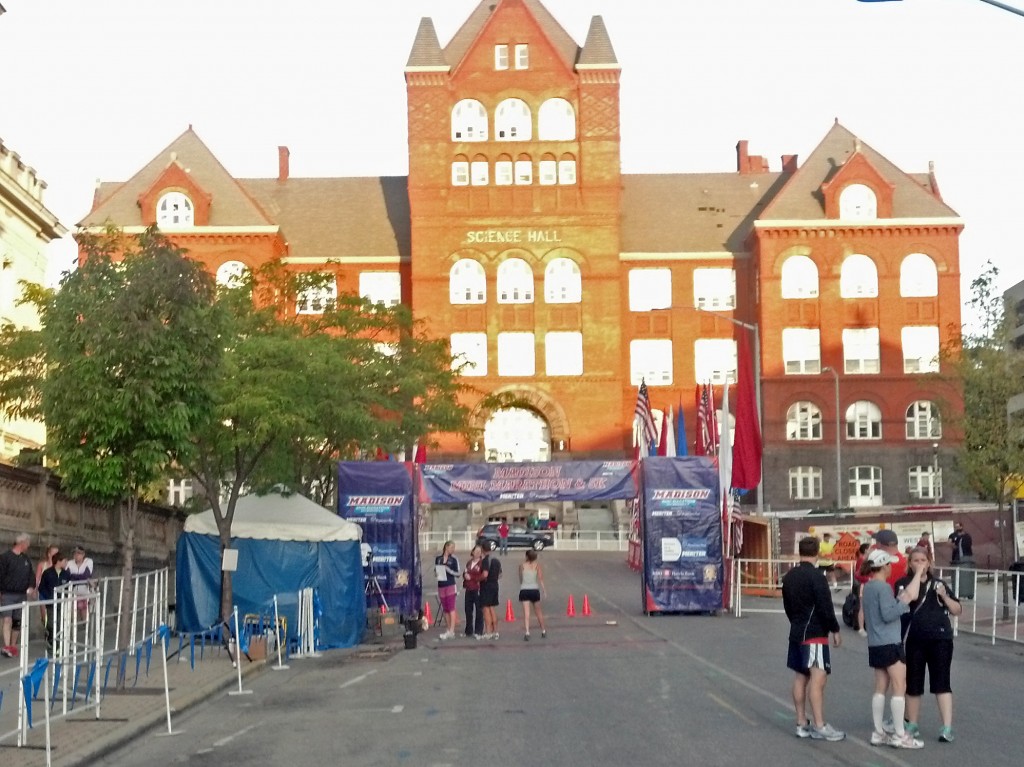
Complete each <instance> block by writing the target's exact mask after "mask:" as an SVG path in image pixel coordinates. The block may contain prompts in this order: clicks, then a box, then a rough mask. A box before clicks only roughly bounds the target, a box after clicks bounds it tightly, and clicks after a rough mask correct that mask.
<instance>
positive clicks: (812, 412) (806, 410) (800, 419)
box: [786, 402, 821, 440]
mask: <svg viewBox="0 0 1024 767" xmlns="http://www.w3.org/2000/svg"><path fill="white" fill-rule="evenodd" d="M786 439H787V440H817V439H821V410H819V409H818V407H817V405H815V404H814V403H813V402H796V403H794V404H793V405H791V406H790V408H789V410H788V411H787V413H786Z"/></svg>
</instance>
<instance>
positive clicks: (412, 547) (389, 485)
mask: <svg viewBox="0 0 1024 767" xmlns="http://www.w3.org/2000/svg"><path fill="white" fill-rule="evenodd" d="M630 499H636V500H637V503H638V512H639V522H640V524H639V526H640V537H641V548H642V552H643V567H642V579H643V609H644V612H646V613H653V612H708V611H713V610H718V609H720V608H721V607H722V594H723V584H724V576H725V573H724V571H723V551H722V513H721V509H722V505H721V501H720V494H719V489H718V466H717V463H716V461H715V460H714V459H712V458H708V457H703V456H700V457H679V458H675V457H651V458H644V459H642V460H640V461H560V462H553V463H464V464H413V463H397V462H392V461H375V462H348V461H346V462H341V463H339V464H338V513H339V514H340V515H341V516H342V517H344V518H345V519H348V520H350V521H352V522H356V523H358V524H359V525H361V526H362V528H363V541H364V542H365V543H368V544H369V545H370V546H371V548H372V549H373V552H374V557H373V562H372V573H373V575H374V576H376V577H377V579H378V582H379V583H380V585H381V587H382V588H383V591H384V595H385V597H386V599H387V602H388V604H389V605H391V606H392V607H393V609H397V610H399V611H400V612H402V613H403V614H404V615H415V614H417V613H418V612H419V610H420V609H421V607H422V605H423V579H422V566H421V558H420V551H419V544H418V536H417V530H418V521H417V520H418V516H419V505H420V504H421V503H447V504H470V503H478V502H483V503H494V502H503V501H517V502H534V501H603V500H630Z"/></svg>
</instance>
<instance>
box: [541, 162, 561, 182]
mask: <svg viewBox="0 0 1024 767" xmlns="http://www.w3.org/2000/svg"><path fill="white" fill-rule="evenodd" d="M557 174H558V165H557V163H555V161H554V160H541V161H540V162H539V163H537V177H538V179H539V181H540V184H541V186H553V185H554V183H555V181H556V180H557Z"/></svg>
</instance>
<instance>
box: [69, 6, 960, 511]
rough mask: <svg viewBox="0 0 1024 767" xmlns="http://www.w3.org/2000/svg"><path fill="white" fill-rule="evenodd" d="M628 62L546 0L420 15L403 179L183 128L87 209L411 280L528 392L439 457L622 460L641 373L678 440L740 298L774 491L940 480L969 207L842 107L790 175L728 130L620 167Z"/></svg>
mask: <svg viewBox="0 0 1024 767" xmlns="http://www.w3.org/2000/svg"><path fill="white" fill-rule="evenodd" d="M619 74H620V65H619V62H618V61H617V59H616V56H615V52H614V49H613V46H612V43H611V40H610V37H609V34H608V31H607V30H606V29H605V26H604V22H603V21H602V19H601V17H594V19H593V20H592V23H591V25H590V30H589V32H588V34H587V37H586V40H585V41H584V43H583V45H582V46H581V45H579V44H578V43H577V42H576V41H574V40H573V39H572V38H571V37H570V36H569V35H568V34H567V33H566V32H565V30H564V29H563V28H562V27H561V26H560V25H559V24H558V22H557V21H556V20H555V19H554V18H553V17H552V16H551V15H550V14H549V13H548V11H547V10H546V9H545V8H544V6H543V5H542V4H541V3H540V2H538V0H484V2H482V3H481V4H480V5H479V6H478V7H477V9H476V10H475V11H474V12H473V13H472V14H471V15H470V17H469V18H468V19H467V20H466V22H465V24H464V25H463V26H462V28H461V29H460V30H459V31H458V32H457V33H456V34H455V36H454V37H453V38H452V39H451V40H450V41H448V43H447V44H446V45H444V46H442V45H441V44H440V42H439V40H438V39H437V35H436V33H435V31H434V27H433V24H432V23H431V21H430V19H423V21H422V22H421V24H420V27H419V30H418V32H417V34H416V37H415V40H414V41H413V44H412V51H411V54H410V56H409V60H408V62H407V64H406V67H405V75H406V83H407V98H408V115H409V118H408V134H409V175H408V177H405V178H398V177H393V178H292V177H291V176H290V175H289V168H288V160H289V153H288V150H287V149H286V148H283V147H282V148H280V149H279V175H278V177H277V178H270V179H238V178H234V177H232V176H231V174H230V173H229V172H228V171H227V170H226V169H225V168H224V167H223V166H222V165H221V164H220V163H219V162H218V161H217V159H216V157H215V156H214V155H213V153H212V152H211V151H210V150H209V149H208V148H207V147H206V146H205V145H204V144H203V143H202V141H201V140H200V139H199V138H198V136H197V135H196V134H195V132H193V131H192V129H191V127H190V128H189V130H187V131H186V132H185V133H183V134H182V135H181V136H179V137H178V138H177V139H175V141H173V142H172V143H171V145H170V146H168V147H167V148H166V149H165V150H163V151H162V152H160V153H159V154H158V155H157V156H156V157H155V158H154V159H153V160H152V161H151V162H150V163H149V164H148V165H147V166H146V167H144V168H142V169H141V170H140V171H139V172H138V173H137V174H136V175H135V176H133V177H132V178H131V179H129V180H128V181H126V182H123V183H104V184H101V185H100V187H99V188H98V189H97V193H96V198H95V203H94V206H93V210H92V212H91V213H90V214H89V216H88V217H86V219H85V220H84V221H83V222H82V225H83V226H86V227H92V226H100V225H102V224H104V223H105V222H107V221H111V222H113V223H115V224H117V225H119V226H123V227H126V228H129V229H130V230H131V229H133V228H135V229H139V228H142V227H144V226H146V225H149V224H153V223H158V224H159V225H160V226H161V228H162V229H164V230H165V231H166V232H168V233H169V234H170V235H171V236H172V237H173V238H174V239H175V240H176V241H178V242H180V243H181V244H182V245H184V246H185V247H187V248H189V250H190V251H191V252H192V254H193V255H194V256H196V257H198V258H200V259H202V260H203V261H204V263H206V264H207V265H208V267H209V268H210V269H211V271H214V272H215V273H217V274H218V277H219V278H220V279H228V278H229V277H230V276H231V274H233V273H235V272H236V271H237V270H238V269H241V268H245V267H252V266H255V265H257V264H259V263H262V262H264V261H266V260H268V259H273V258H282V259H284V261H285V262H286V263H288V264H290V265H291V266H292V267H293V268H295V269H302V270H315V271H328V272H331V273H333V274H334V275H335V278H336V290H337V291H356V292H359V293H361V294H363V295H366V296H369V297H371V298H372V299H374V300H378V301H384V302H397V301H403V302H406V303H408V304H409V305H410V306H411V307H412V309H413V312H414V314H415V315H416V316H417V317H418V318H420V319H422V320H424V321H425V322H427V323H428V327H429V329H430V331H431V332H432V333H433V334H435V335H438V336H447V337H448V338H450V340H451V343H452V349H453V353H455V354H458V355H460V359H462V360H465V361H467V362H469V363H470V364H469V365H468V366H467V367H466V369H465V374H466V375H469V376H471V377H472V379H473V380H472V382H473V384H474V385H475V386H476V387H477V388H478V389H479V390H481V391H487V392H495V391H502V392H510V393H513V394H514V395H516V396H517V398H518V402H519V405H520V406H519V407H518V408H513V409H511V410H509V411H503V412H499V413H486V412H478V413H477V414H476V416H475V418H476V425H477V426H479V428H480V433H481V438H480V439H479V440H474V441H472V442H471V443H470V444H465V443H464V442H462V441H461V440H458V439H456V438H454V437H451V436H448V435H437V438H438V440H439V448H438V451H435V455H438V454H444V455H448V456H462V457H465V458H468V459H469V460H474V459H477V460H479V459H490V460H494V459H498V460H546V459H549V458H554V459H559V460H561V459H572V458H593V457H622V456H624V455H629V454H631V452H632V428H631V424H632V420H633V407H634V403H635V401H636V391H637V385H638V384H639V382H640V379H641V378H643V379H645V380H646V382H647V384H648V386H649V387H650V392H651V399H652V403H653V405H654V407H655V408H659V409H662V408H663V409H667V408H668V407H669V406H670V405H671V406H677V405H678V403H680V402H681V403H682V404H683V407H684V410H685V413H686V420H687V423H688V426H689V431H690V440H689V442H690V446H691V449H692V445H693V440H692V436H693V425H694V412H693V400H694V396H693V393H694V388H695V386H696V384H697V382H698V381H705V380H711V381H712V382H714V383H715V384H718V385H719V388H718V392H719V394H720V391H721V389H720V385H721V384H723V383H724V382H725V381H726V380H727V379H734V376H735V369H736V343H735V338H736V333H739V332H747V331H745V330H743V329H742V328H741V327H739V326H738V325H736V324H735V321H738V322H743V323H747V324H750V325H756V326H757V327H758V328H759V336H760V360H759V361H760V369H761V384H762V400H763V426H764V439H765V458H764V467H765V472H764V474H765V485H764V489H765V502H766V505H768V506H770V507H773V508H807V507H809V506H830V505H833V504H834V503H835V502H836V498H835V496H836V490H835V488H836V487H839V488H840V495H841V496H842V497H841V499H840V501H841V505H847V504H852V505H862V506H867V505H871V506H874V505H883V504H884V505H898V504H907V503H912V502H931V501H935V500H939V499H940V498H941V500H951V499H950V498H949V494H951V491H952V487H949V488H948V489H947V490H948V494H947V495H945V496H944V495H943V494H942V492H941V491H940V484H941V483H940V481H939V477H940V474H941V468H942V464H943V463H944V461H945V460H946V458H947V451H948V449H949V448H948V446H949V444H950V440H951V435H950V434H948V433H945V434H943V432H942V430H941V418H940V416H939V410H938V404H939V403H940V402H946V401H947V400H948V399H949V396H948V394H944V393H943V392H942V391H941V390H940V388H939V385H938V384H937V383H936V382H934V381H933V380H932V377H930V376H928V375H927V372H929V371H931V370H934V369H937V367H938V363H937V361H936V355H937V353H938V349H939V346H940V344H943V343H946V342H947V341H949V340H951V338H952V335H951V334H952V333H953V330H952V329H956V328H959V325H960V295H959V280H960V273H959V254H958V238H959V232H960V230H961V228H962V222H961V221H960V219H959V218H958V217H957V214H956V213H955V212H954V211H953V210H951V209H950V208H949V207H948V206H947V205H945V204H944V203H943V202H942V198H941V195H940V194H939V190H938V186H937V184H936V181H935V178H934V176H933V174H931V173H928V174H918V175H908V174H907V173H905V172H904V171H902V170H900V169H899V168H897V167H895V166H894V165H893V164H892V163H891V162H889V161H888V160H886V159H885V157H883V156H882V155H881V154H879V153H878V152H876V151H875V150H874V149H872V148H871V147H869V146H867V145H866V144H863V143H862V142H861V141H859V140H858V139H857V137H856V136H855V135H854V134H853V133H851V132H850V131H849V130H847V129H846V128H845V127H843V126H842V125H840V124H839V123H838V122H837V123H836V124H835V125H833V126H832V127H831V128H830V129H829V130H828V132H827V133H826V135H825V136H824V138H823V139H822V141H821V143H820V144H819V145H818V146H817V148H815V149H814V151H813V152H812V153H811V154H810V156H809V157H808V159H807V160H806V161H805V162H803V163H799V162H798V159H797V157H796V156H788V155H787V156H785V157H783V158H782V166H781V170H780V171H770V170H769V166H768V162H767V161H766V160H765V159H764V158H762V157H757V156H751V155H750V154H749V153H748V151H747V142H745V141H741V142H739V144H738V145H737V168H736V170H735V172H722V173H704V174H671V175H670V174H666V175H627V174H623V173H622V172H621V168H620V154H619V147H620V140H621V136H620V131H619ZM328 292H329V291H328ZM329 299H330V295H308V296H304V297H302V298H300V300H299V302H298V305H297V307H296V310H297V311H299V312H316V311H318V310H319V309H320V307H322V305H323V302H324V301H326V300H329ZM826 368H829V369H830V370H826ZM830 371H836V375H835V376H834V377H833V376H832V375H831V373H830ZM836 392H838V399H839V410H838V413H837V410H836ZM470 404H474V403H470ZM953 404H954V406H955V403H953ZM837 416H838V417H837ZM837 422H838V423H839V431H840V445H839V452H840V455H837V453H836V447H835V446H836V431H835V428H836V427H835V424H836V423H837ZM947 432H948V430H947ZM837 458H838V459H839V460H838V463H840V464H841V466H840V470H839V474H838V475H837V473H836V466H837ZM837 480H838V481H837ZM947 484H949V485H951V484H952V483H947Z"/></svg>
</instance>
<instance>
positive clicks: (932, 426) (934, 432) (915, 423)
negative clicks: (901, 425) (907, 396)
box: [907, 399, 942, 439]
mask: <svg viewBox="0 0 1024 767" xmlns="http://www.w3.org/2000/svg"><path fill="white" fill-rule="evenodd" d="M941 437H942V419H941V418H940V417H939V408H938V406H937V405H936V404H935V403H934V402H929V401H928V400H925V399H919V400H917V401H916V402H912V403H910V407H908V408H907V439H941Z"/></svg>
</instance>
